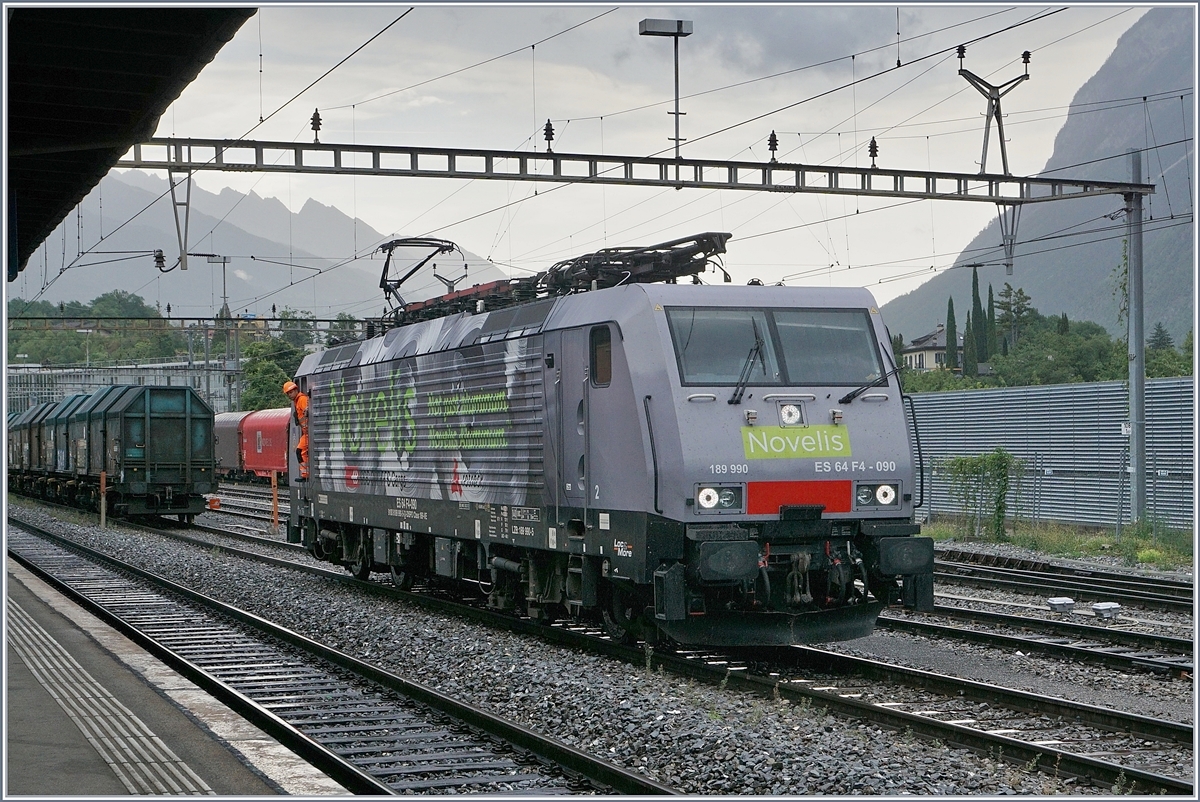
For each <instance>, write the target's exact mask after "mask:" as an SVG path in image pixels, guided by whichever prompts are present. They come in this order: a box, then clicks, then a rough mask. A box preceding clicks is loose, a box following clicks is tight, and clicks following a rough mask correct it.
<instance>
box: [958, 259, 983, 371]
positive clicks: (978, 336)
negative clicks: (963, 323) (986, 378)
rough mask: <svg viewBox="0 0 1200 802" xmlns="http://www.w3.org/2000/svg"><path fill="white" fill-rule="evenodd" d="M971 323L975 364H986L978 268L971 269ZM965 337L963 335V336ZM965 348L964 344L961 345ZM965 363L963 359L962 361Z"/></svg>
mask: <svg viewBox="0 0 1200 802" xmlns="http://www.w3.org/2000/svg"><path fill="white" fill-rule="evenodd" d="M968 320H970V321H971V325H972V326H973V328H972V330H971V331H972V334H974V335H975V356H976V362H987V358H988V350H987V318H985V317H984V316H983V303H982V301H980V299H979V268H978V267H972V268H971V315H970V317H969V318H968ZM964 336H965V335H964ZM963 347H964V348H966V343H965V342H964V343H963ZM963 361H964V362H965V361H966V360H965V359H964V360H963Z"/></svg>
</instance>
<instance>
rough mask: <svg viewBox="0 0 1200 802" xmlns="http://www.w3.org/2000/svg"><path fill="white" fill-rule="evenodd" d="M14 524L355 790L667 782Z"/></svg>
mask: <svg viewBox="0 0 1200 802" xmlns="http://www.w3.org/2000/svg"><path fill="white" fill-rule="evenodd" d="M11 524H12V525H11V526H10V529H9V534H8V549H9V554H10V555H11V556H13V557H14V558H15V559H17V560H19V561H20V562H21V563H22V564H24V565H25V566H26V567H28V568H29V569H30V570H32V571H34V572H35V573H37V574H38V575H39V576H41V577H42V578H44V579H45V580H46V581H48V582H51V583H52V584H54V585H55V586H57V587H59V588H60V589H61V590H62V591H63V592H64V593H67V594H68V595H70V596H72V597H73V598H75V599H76V600H78V601H79V602H81V603H82V604H84V605H85V606H86V607H88V608H89V609H90V610H91V611H92V612H94V613H96V614H97V615H99V616H101V617H102V618H104V619H105V620H107V621H108V622H110V623H111V624H113V625H114V626H116V627H117V628H119V629H121V630H122V631H123V632H125V634H127V635H129V636H131V637H132V638H134V639H135V640H136V641H138V642H139V643H140V644H141V645H142V646H144V647H146V648H148V649H149V650H150V651H152V652H153V653H155V654H156V655H157V656H158V657H160V658H161V659H163V660H164V661H165V662H167V663H168V664H170V665H172V666H173V667H175V668H176V669H177V670H180V671H181V673H184V674H185V675H187V676H188V677H189V678H190V679H192V680H193V681H195V682H197V683H198V684H200V685H201V686H202V687H204V688H206V689H207V690H209V691H210V692H211V693H213V694H214V695H216V696H217V697H218V698H221V699H222V701H224V702H226V703H227V704H229V705H231V706H232V707H233V708H234V709H235V710H237V711H238V712H240V713H241V714H242V715H244V716H245V717H246V718H247V719H249V720H251V721H253V722H254V723H255V724H257V725H258V726H260V727H262V728H263V729H264V730H265V731H267V732H268V733H270V734H271V735H272V736H273V737H275V738H277V739H278V740H280V741H281V742H282V743H284V744H285V745H287V746H288V747H290V748H292V749H293V750H294V751H296V752H297V753H298V754H300V755H301V756H303V757H304V758H305V759H307V760H309V761H310V762H312V763H313V764H314V765H316V766H318V767H319V768H321V769H322V770H323V771H325V772H326V773H328V774H329V775H330V776H331V777H333V778H334V779H336V780H338V781H339V782H341V783H342V784H343V785H345V787H346V788H348V789H350V790H352V791H354V792H355V793H368V794H394V793H428V792H441V793H447V792H449V793H480V792H483V793H494V794H496V793H498V794H530V793H534V794H562V793H581V792H582V793H600V794H613V793H620V794H668V793H674V792H673V791H672V789H670V788H667V787H665V786H662V785H660V784H658V783H655V782H654V781H652V780H650V779H649V778H646V777H644V776H642V775H640V774H637V773H636V772H631V771H627V770H625V769H621V768H619V767H616V766H613V765H612V764H609V763H607V762H605V761H602V760H598V759H596V758H593V757H591V756H589V755H587V754H585V753H583V752H581V751H579V750H576V749H573V748H572V747H568V746H565V745H563V744H559V743H557V742H554V741H552V740H549V739H546V738H544V737H542V736H540V735H538V734H537V733H534V732H532V731H530V730H527V729H525V728H522V727H520V726H518V725H516V724H513V723H510V722H507V721H505V720H503V719H500V718H498V717H496V716H492V715H490V714H487V713H484V712H481V711H478V710H474V709H472V708H471V707H470V706H467V705H464V704H462V703H459V702H457V701H455V700H453V699H451V698H449V697H447V696H444V695H443V694H439V693H437V692H435V691H433V690H431V689H429V688H425V687H423V686H420V685H418V684H415V683H412V682H409V681H407V680H404V679H402V678H400V677H398V676H396V675H394V674H390V673H388V672H386V671H382V670H381V669H379V668H376V667H374V666H371V665H369V664H367V663H364V662H362V661H359V660H357V659H355V658H353V657H351V656H349V655H346V654H344V653H340V652H337V651H336V650H333V649H330V648H328V647H325V646H322V645H321V644H318V643H316V642H314V641H311V640H309V639H308V638H305V637H303V636H301V635H299V634H298V633H295V632H292V631H289V630H286V629H283V628H281V627H278V626H275V625H274V624H271V623H269V622H267V621H265V620H263V619H261V618H258V617H256V616H254V615H251V614H248V613H245V612H242V611H240V610H238V609H236V608H234V607H230V606H228V605H225V604H222V603H221V602H218V601H217V600H215V599H210V598H208V597H205V596H202V595H200V594H198V593H195V592H193V591H190V590H188V589H186V588H184V587H182V586H179V585H176V584H174V583H171V582H169V581H167V580H165V579H162V578H161V577H156V576H154V575H153V574H150V573H147V572H145V571H141V570H139V569H137V568H135V567H133V566H130V565H128V564H124V563H121V562H120V561H117V560H114V559H112V558H111V557H107V556H105V555H102V554H99V553H98V552H95V551H93V550H91V549H88V548H86V547H84V546H81V545H79V544H76V543H71V542H69V541H65V540H64V539H63V538H60V537H59V536H57V535H54V534H52V533H50V532H47V531H45V530H42V529H39V528H38V527H34V526H31V525H29V524H24V523H18V522H11Z"/></svg>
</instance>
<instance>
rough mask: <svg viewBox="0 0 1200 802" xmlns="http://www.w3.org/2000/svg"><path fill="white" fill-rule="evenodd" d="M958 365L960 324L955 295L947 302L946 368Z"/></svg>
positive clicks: (952, 369) (953, 367)
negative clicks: (956, 317)
mask: <svg viewBox="0 0 1200 802" xmlns="http://www.w3.org/2000/svg"><path fill="white" fill-rule="evenodd" d="M957 367H958V324H957V323H956V322H955V320H954V296H950V300H949V301H948V302H947V303H946V370H949V371H954V370H955V369H956V368H957Z"/></svg>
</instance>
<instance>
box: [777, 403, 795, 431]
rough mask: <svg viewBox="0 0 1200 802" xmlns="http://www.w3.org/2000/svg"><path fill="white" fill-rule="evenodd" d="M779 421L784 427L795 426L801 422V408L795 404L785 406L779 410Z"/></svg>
mask: <svg viewBox="0 0 1200 802" xmlns="http://www.w3.org/2000/svg"><path fill="white" fill-rule="evenodd" d="M779 420H780V422H782V423H783V425H784V426H795V425H796V424H797V423H799V422H800V407H798V406H796V405H795V404H784V405H783V406H781V407H780V408H779Z"/></svg>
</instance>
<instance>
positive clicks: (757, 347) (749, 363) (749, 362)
mask: <svg viewBox="0 0 1200 802" xmlns="http://www.w3.org/2000/svg"><path fill="white" fill-rule="evenodd" d="M750 325H751V326H753V327H754V345H753V346H752V347H751V348H750V353H748V354H746V364H744V365H742V374H741V375H740V376H738V382H737V385H736V386H735V387H734V388H733V395H731V396H730V397H729V403H731V404H740V403H742V394H743V393H745V392H746V385H747V384H748V383H749V382H750V373H751V372H752V371H753V370H754V361H755V360H756V359H757V360H758V361H759V362H760V363H762V369H763V373H764V374H765V373H766V372H767V360H766V358H765V357H764V356H763V350H764V348H765V347H766V344H765V343H764V342H763V338H762V335H761V334H759V333H758V321H757V320H755V319H754V318H750Z"/></svg>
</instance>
